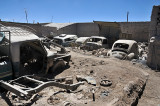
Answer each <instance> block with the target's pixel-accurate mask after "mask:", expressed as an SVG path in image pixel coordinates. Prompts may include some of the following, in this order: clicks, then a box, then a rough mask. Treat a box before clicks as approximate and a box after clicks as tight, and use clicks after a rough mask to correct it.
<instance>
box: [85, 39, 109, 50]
mask: <svg viewBox="0 0 160 106" xmlns="http://www.w3.org/2000/svg"><path fill="white" fill-rule="evenodd" d="M83 48H87V49H88V50H96V49H99V48H108V39H107V38H105V37H102V36H91V37H90V38H88V39H87V41H86V42H85V44H84V47H83Z"/></svg>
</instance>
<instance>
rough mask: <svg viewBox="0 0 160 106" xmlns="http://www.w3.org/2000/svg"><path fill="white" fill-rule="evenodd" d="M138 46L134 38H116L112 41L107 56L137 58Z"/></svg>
mask: <svg viewBox="0 0 160 106" xmlns="http://www.w3.org/2000/svg"><path fill="white" fill-rule="evenodd" d="M138 55H139V48H138V44H137V42H136V41H134V40H117V41H116V42H114V44H113V46H112V49H111V50H110V51H109V52H108V54H107V56H111V57H116V58H119V59H126V58H127V59H133V58H138Z"/></svg>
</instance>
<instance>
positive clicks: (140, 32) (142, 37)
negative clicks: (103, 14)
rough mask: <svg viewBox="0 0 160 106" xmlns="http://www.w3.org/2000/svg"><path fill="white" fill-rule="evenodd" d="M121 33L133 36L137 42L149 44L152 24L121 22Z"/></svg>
mask: <svg viewBox="0 0 160 106" xmlns="http://www.w3.org/2000/svg"><path fill="white" fill-rule="evenodd" d="M119 24H120V26H121V32H122V33H127V34H131V36H132V37H131V39H132V40H136V41H137V42H148V39H149V26H150V22H119Z"/></svg>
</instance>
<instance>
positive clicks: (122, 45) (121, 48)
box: [113, 43, 129, 52]
mask: <svg viewBox="0 0 160 106" xmlns="http://www.w3.org/2000/svg"><path fill="white" fill-rule="evenodd" d="M128 47H129V45H128V44H126V43H116V44H115V45H114V48H113V51H116V50H119V51H124V52H127V50H128Z"/></svg>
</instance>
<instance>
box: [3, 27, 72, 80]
mask: <svg viewBox="0 0 160 106" xmlns="http://www.w3.org/2000/svg"><path fill="white" fill-rule="evenodd" d="M1 30H2V31H0V33H1V35H3V36H4V37H3V36H2V37H1V38H2V39H1V41H0V69H1V70H0V79H2V80H4V79H5V80H8V79H13V78H17V77H20V76H23V75H32V74H41V75H42V76H43V75H46V74H47V73H48V71H53V70H55V68H54V67H57V64H62V63H64V65H67V64H68V63H69V61H70V58H71V55H70V54H69V53H68V52H67V51H66V49H65V48H64V47H62V46H60V45H58V44H56V43H54V42H52V41H49V40H46V39H45V38H39V37H38V36H37V35H35V34H34V33H32V32H29V31H26V30H24V29H22V28H20V27H15V26H14V27H12V26H11V27H10V26H9V27H8V26H7V27H6V26H5V27H4V26H2V25H1ZM57 71H58V70H57Z"/></svg>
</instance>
